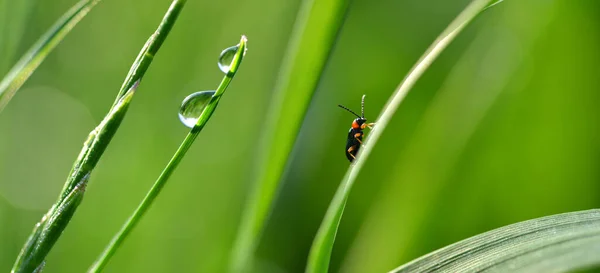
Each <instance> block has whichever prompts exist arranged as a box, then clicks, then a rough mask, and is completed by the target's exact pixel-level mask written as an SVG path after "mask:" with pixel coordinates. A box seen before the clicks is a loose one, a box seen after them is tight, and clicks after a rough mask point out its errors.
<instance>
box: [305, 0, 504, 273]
mask: <svg viewBox="0 0 600 273" xmlns="http://www.w3.org/2000/svg"><path fill="white" fill-rule="evenodd" d="M497 2H498V1H494V0H474V1H472V2H471V4H469V6H467V8H465V10H463V12H462V13H461V14H460V15H459V16H458V17H457V18H456V19H455V20H454V21H453V22H452V23H450V25H449V26H448V27H447V28H446V29H445V30H444V31H443V32H442V34H441V35H440V36H439V37H438V38H437V39H436V41H434V43H433V44H432V45H431V46H430V47H429V49H428V50H427V51H426V52H425V54H424V55H423V56H422V57H421V59H419V61H417V63H416V64H415V66H414V67H413V68H412V69H411V71H410V72H409V73H408V75H407V76H406V78H404V80H403V81H402V83H401V84H400V86H399V87H398V89H397V90H396V91H395V92H394V94H393V95H392V97H391V98H390V100H389V101H388V103H387V105H386V106H385V107H384V110H383V112H382V113H381V114H380V116H379V117H378V118H377V121H376V123H377V125H376V126H375V128H374V130H372V132H371V134H369V136H368V137H367V139H366V140H365V141H364V145H363V147H362V149H361V150H360V152H359V154H358V155H357V157H356V160H355V161H354V164H353V165H351V166H350V168H349V169H348V171H347V172H346V175H345V176H344V178H343V180H342V182H341V184H340V186H339V187H338V190H337V192H336V194H335V196H334V197H333V200H332V201H331V204H330V205H329V208H328V210H327V212H326V214H325V217H324V219H323V222H322V223H321V226H320V227H319V230H318V232H317V234H316V236H315V239H314V241H313V245H312V247H311V250H310V253H309V257H308V264H307V267H306V272H327V271H328V269H329V260H330V257H331V252H332V249H333V244H334V241H335V236H336V234H337V229H338V226H339V223H340V220H341V218H342V214H343V212H344V208H345V206H346V201H347V199H348V196H349V195H350V191H351V189H352V186H353V184H354V181H355V180H356V178H357V177H358V174H359V172H360V170H361V168H362V166H363V165H364V163H365V161H366V159H367V157H368V156H369V154H370V153H371V151H372V149H373V146H374V145H375V144H376V143H377V140H378V139H379V137H380V136H381V134H382V133H383V130H384V129H385V127H386V126H387V124H388V123H389V121H390V120H391V118H392V116H393V115H394V113H395V112H396V110H397V109H398V107H399V106H400V103H401V102H402V100H403V99H404V98H405V97H406V95H407V94H408V92H409V91H410V89H411V88H412V87H413V86H414V84H415V83H416V82H417V80H418V79H419V78H420V77H421V76H422V75H423V73H424V72H425V71H426V70H427V68H428V67H429V66H430V65H431V64H432V63H433V61H435V59H436V58H437V57H438V56H439V55H440V54H441V53H442V51H443V50H444V49H445V48H446V47H447V46H448V45H449V44H450V42H452V41H453V40H454V38H456V36H457V35H458V34H459V33H460V32H461V31H462V30H463V29H464V28H465V27H466V26H467V25H468V24H469V23H470V22H471V21H472V20H473V19H474V18H475V17H476V16H477V15H478V14H480V13H481V12H482V11H483V10H485V9H487V8H488V7H490V5H493V4H496V3H497Z"/></svg>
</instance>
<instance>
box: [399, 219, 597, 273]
mask: <svg viewBox="0 0 600 273" xmlns="http://www.w3.org/2000/svg"><path fill="white" fill-rule="evenodd" d="M599 251H600V210H599V209H594V210H586V211H578V212H570V213H564V214H557V215H552V216H547V217H542V218H538V219H533V220H528V221H524V222H520V223H517V224H512V225H509V226H505V227H501V228H498V229H495V230H492V231H489V232H486V233H483V234H480V235H477V236H474V237H471V238H468V239H466V240H463V241H460V242H458V243H455V244H452V245H450V246H447V247H445V248H442V249H440V250H437V251H434V252H432V253H430V254H427V255H425V256H423V257H421V258H418V259H416V260H414V261H412V262H410V263H407V264H405V265H403V266H401V267H399V268H396V269H394V270H392V271H390V272H394V273H403V272H453V273H454V272H456V273H460V272H567V271H572V270H578V269H584V268H587V267H590V266H594V265H598V264H600V255H598V253H599Z"/></svg>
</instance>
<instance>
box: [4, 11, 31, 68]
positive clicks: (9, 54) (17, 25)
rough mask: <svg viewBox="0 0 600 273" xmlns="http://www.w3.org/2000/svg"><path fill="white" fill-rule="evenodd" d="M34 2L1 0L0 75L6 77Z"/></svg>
mask: <svg viewBox="0 0 600 273" xmlns="http://www.w3.org/2000/svg"><path fill="white" fill-rule="evenodd" d="M33 7H34V1H11V0H0V56H2V58H0V74H2V75H4V73H6V72H7V71H8V69H9V68H10V65H12V64H13V59H14V57H15V54H16V52H17V48H18V46H19V44H20V43H21V40H22V37H24V36H25V35H24V32H25V29H26V27H27V25H28V24H27V23H28V22H30V20H31V18H30V16H31V14H32V10H33Z"/></svg>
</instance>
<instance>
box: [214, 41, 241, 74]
mask: <svg viewBox="0 0 600 273" xmlns="http://www.w3.org/2000/svg"><path fill="white" fill-rule="evenodd" d="M238 48H239V46H237V45H235V46H232V47H228V48H226V49H224V50H223V52H221V56H219V62H218V64H219V69H221V71H223V73H225V74H227V73H229V68H230V67H231V61H233V57H234V56H235V53H236V52H237V50H238Z"/></svg>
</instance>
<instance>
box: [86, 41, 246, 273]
mask: <svg viewBox="0 0 600 273" xmlns="http://www.w3.org/2000/svg"><path fill="white" fill-rule="evenodd" d="M246 48H247V47H246V37H245V36H242V39H241V41H240V44H239V47H238V49H237V52H236V53H235V56H234V57H233V60H232V61H231V66H230V68H229V73H227V74H226V75H225V77H224V78H223V80H222V81H221V83H220V84H219V87H218V88H217V91H216V92H215V94H214V95H213V96H212V98H211V100H210V101H209V102H208V105H207V106H206V107H205V108H204V110H203V111H202V113H201V114H200V116H199V117H198V121H197V122H196V125H195V126H194V127H193V128H192V129H191V130H190V132H189V133H188V134H187V136H186V137H185V139H184V140H183V142H182V143H181V145H180V146H179V148H178V149H177V151H176V152H175V154H174V155H173V157H172V158H171V160H170V161H169V163H168V164H167V166H166V167H165V168H164V170H163V171H162V173H161V174H160V176H159V177H158V179H156V181H155V182H154V185H152V188H150V191H148V193H147V194H146V196H145V197H144V199H143V200H142V202H141V203H140V204H139V205H138V207H137V209H136V210H135V212H134V213H133V214H132V215H131V216H130V217H129V219H128V220H127V222H125V224H124V225H123V227H122V228H121V230H119V232H117V234H116V235H115V236H114V237H113V239H112V240H111V241H110V243H109V244H108V246H107V247H106V248H105V249H104V251H103V252H102V254H100V256H99V257H98V259H97V260H96V261H95V262H94V264H93V265H92V266H91V267H90V269H89V271H88V272H90V273H91V272H101V271H102V270H103V269H104V267H105V266H106V264H107V263H108V261H109V260H110V258H111V257H112V256H113V255H114V254H115V252H116V251H117V249H118V248H119V247H120V246H121V244H122V243H123V241H124V240H125V239H126V238H127V236H128V235H129V234H130V233H131V231H132V230H133V228H135V226H136V225H137V224H138V223H139V221H140V220H141V219H142V217H143V216H144V214H145V213H146V212H147V211H148V209H149V208H150V206H151V205H152V203H153V202H154V200H155V199H156V197H158V195H159V194H160V191H161V190H162V189H163V187H164V186H165V184H166V183H167V181H168V180H169V177H171V174H173V172H174V171H175V169H176V168H177V166H178V165H179V162H181V160H182V159H183V157H184V155H185V154H186V153H187V151H188V149H189V148H190V147H191V146H192V144H193V143H194V140H195V139H196V137H197V136H198V134H199V133H200V132H201V131H202V128H204V126H205V125H206V123H207V122H208V120H209V119H210V117H211V116H212V114H213V113H214V112H215V110H216V108H217V105H218V104H219V100H220V99H221V97H222V96H223V94H224V93H225V90H226V89H227V87H228V86H229V83H230V82H231V80H233V77H234V76H235V74H236V72H237V70H238V68H239V66H240V64H241V63H242V59H243V57H244V54H245V52H246Z"/></svg>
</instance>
